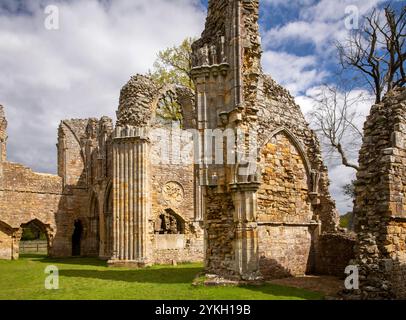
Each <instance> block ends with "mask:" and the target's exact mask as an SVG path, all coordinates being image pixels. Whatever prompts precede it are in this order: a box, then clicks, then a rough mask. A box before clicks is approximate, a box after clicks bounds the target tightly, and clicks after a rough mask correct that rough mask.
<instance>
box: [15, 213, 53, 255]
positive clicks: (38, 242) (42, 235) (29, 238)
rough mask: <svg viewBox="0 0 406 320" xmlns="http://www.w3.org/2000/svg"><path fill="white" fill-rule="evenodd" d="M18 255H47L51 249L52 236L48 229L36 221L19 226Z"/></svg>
mask: <svg viewBox="0 0 406 320" xmlns="http://www.w3.org/2000/svg"><path fill="white" fill-rule="evenodd" d="M20 229H21V230H20V233H21V238H20V239H19V254H22V253H27V254H47V255H48V253H49V249H50V247H51V240H52V235H51V233H50V230H49V227H47V225H45V224H44V223H42V222H41V221H40V220H38V219H34V220H31V221H29V222H27V223H23V224H21V227H20Z"/></svg>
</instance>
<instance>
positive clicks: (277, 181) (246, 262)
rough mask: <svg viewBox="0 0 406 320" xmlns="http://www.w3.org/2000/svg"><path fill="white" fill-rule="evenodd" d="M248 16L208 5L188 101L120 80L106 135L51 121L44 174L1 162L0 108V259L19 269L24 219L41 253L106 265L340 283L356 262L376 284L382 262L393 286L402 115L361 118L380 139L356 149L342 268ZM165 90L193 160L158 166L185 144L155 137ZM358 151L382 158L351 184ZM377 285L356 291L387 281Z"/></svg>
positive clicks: (303, 153) (96, 127)
mask: <svg viewBox="0 0 406 320" xmlns="http://www.w3.org/2000/svg"><path fill="white" fill-rule="evenodd" d="M258 12H259V1H258V0H223V1H215V0H211V1H209V5H208V17H207V20H206V27H205V30H204V31H203V33H202V36H201V38H200V39H199V40H197V41H196V42H195V43H194V44H193V68H192V77H193V80H194V83H195V88H196V90H195V92H191V91H190V89H188V88H183V87H177V86H171V85H167V86H163V87H159V86H158V85H157V84H155V83H154V82H153V81H152V80H151V79H149V78H148V77H146V76H142V75H136V76H134V77H132V78H131V79H130V80H129V82H128V83H127V84H126V85H125V86H124V87H123V89H122V90H121V94H120V100H119V107H118V111H117V123H116V124H115V125H114V124H113V121H112V120H111V119H109V118H107V117H102V118H101V119H94V118H91V119H83V120H81V119H73V120H64V121H62V122H61V124H60V126H59V130H58V145H57V150H58V174H57V175H45V174H39V173H35V172H33V171H31V170H30V169H29V168H26V167H24V166H22V165H19V164H15V163H11V162H9V161H7V158H6V140H7V135H6V127H7V121H6V120H5V116H4V113H3V109H2V108H1V113H0V152H1V154H0V155H1V157H0V159H1V161H0V258H5V259H11V258H12V259H16V258H18V254H19V252H18V243H19V240H20V238H21V226H22V225H24V224H27V223H28V222H30V221H35V223H36V224H37V225H40V226H41V227H42V229H43V231H44V232H45V233H46V235H47V239H48V246H49V254H50V255H51V256H55V257H66V256H71V255H81V256H97V257H100V258H101V259H105V260H108V264H109V265H111V266H121V265H125V266H134V267H142V266H146V265H150V264H155V263H173V262H186V261H203V260H204V261H205V270H206V272H207V273H209V274H214V275H217V276H218V277H222V278H227V279H234V280H237V281H240V280H257V279H261V278H265V279H269V278H280V277H287V276H299V275H304V274H309V273H318V274H332V275H338V276H344V274H343V273H344V269H345V267H346V266H347V265H348V262H349V261H350V260H351V259H354V258H360V259H361V260H360V261H361V262H362V263H364V261H365V264H363V265H361V266H362V268H361V273H362V274H365V272H368V273H370V272H371V270H370V269H368V268H370V267H371V261H375V260H376V264H374V265H375V266H376V269H377V271H378V274H379V276H374V277H375V278H374V279H375V280H376V279H378V280H379V281H381V280H382V279H384V278H385V273H384V272H383V271H382V270H383V269H382V268H381V265H382V263H383V264H384V265H385V266H387V265H390V263H389V264H388V259H391V261H392V262H393V263H392V264H391V268H392V270H397V271H396V272H394V273H392V274H393V276H394V277H395V276H396V277H401V276H403V273H402V271H401V270H402V268H403V267H402V262H401V261H403V260H402V259H404V257H403V256H401V254H400V253H402V252H404V249H405V248H404V245H405V241H404V235H405V233H404V221H403V220H402V217H403V215H404V208H405V207H404V206H405V204H404V202H402V201H404V192H405V190H404V185H405V181H404V179H405V178H404V177H405V174H404V160H405V159H404V154H403V153H404V150H403V151H401V149H399V148H397V147H396V146H398V145H399V144H400V143H401V142H400V141H401V137H402V132H403V134H404V126H405V123H404V122H402V121H404V117H403V120H401V118H402V114H401V113H399V112H400V111H401V107H399V108H397V109H396V108H393V112H394V113H395V112H398V113H397V114H398V116H397V117H395V116H394V118H393V119H395V118H396V120H393V121H394V122H393V124H392V123H391V124H389V123H386V122H385V121H389V120H387V119H388V118H387V115H386V114H385V112H388V111H385V107H384V106H381V107H379V106H376V107H375V109H374V110H378V109H379V110H381V111H379V112H381V113H382V115H378V116H376V124H374V123H375V120H373V119H375V118H374V117H372V118H370V121H372V122H371V123H372V124H371V129H370V131H371V132H374V130H375V129H374V128H373V126H375V125H376V126H384V127H385V128H387V126H391V128H392V129H391V130H387V129H385V130H383V133H382V140H379V143H376V141H375V140H374V139H375V138H376V137H375V136H374V137H373V138H371V140H368V139H367V140H366V143H370V144H371V146H369V145H364V148H363V153H362V155H364V158H362V157H361V166H362V168H363V171H361V173H360V175H359V179H361V180H360V181H359V182H358V185H357V186H358V187H357V192H358V195H359V197H358V199H357V204H358V205H357V208H358V209H357V212H358V213H357V214H358V215H359V220H358V226H359V232H360V235H361V237H360V243H359V244H358V247H357V248H358V249H359V250H358V251H357V256H356V257H355V256H354V251H353V246H354V244H355V239H354V237H353V236H351V235H350V234H348V233H345V232H344V231H342V230H341V229H340V228H339V227H338V220H339V216H338V213H337V210H336V208H335V204H334V201H333V200H332V198H331V196H330V194H329V191H328V185H329V179H328V174H327V168H326V166H325V165H324V164H323V161H322V156H321V151H320V144H319V141H318V139H317V137H316V135H315V133H314V132H313V131H312V130H311V129H310V128H309V126H308V124H307V122H306V121H305V119H304V117H303V114H302V113H301V111H300V107H299V106H298V105H297V104H296V103H295V102H294V99H293V97H292V96H291V95H290V94H289V93H288V91H287V90H285V89H284V88H282V87H281V86H280V85H278V84H277V83H276V82H275V81H274V80H272V79H271V78H270V77H269V76H266V75H265V74H264V73H263V71H262V68H261V64H260V60H261V53H262V50H261V43H260V36H259V26H258ZM168 92H170V93H171V96H172V97H174V99H175V100H176V103H178V104H179V106H180V107H181V111H182V118H183V123H182V125H183V129H191V130H194V132H195V134H194V136H193V137H194V139H193V140H194V141H193V142H194V143H196V141H197V144H198V145H199V148H194V149H193V150H192V152H191V153H192V157H193V158H194V159H197V160H198V161H197V162H192V163H187V164H185V163H183V162H182V161H181V159H174V158H173V155H172V156H169V160H171V161H169V162H162V161H160V160H162V158H163V157H164V156H166V155H165V154H164V153H163V151H162V148H161V147H162V145H164V146H168V148H170V146H171V144H172V143H173V141H174V139H175V140H178V141H180V147H181V149H182V148H183V147H186V145H188V143H189V142H190V141H189V142H188V141H185V140H184V139H183V138H182V130H180V131H176V130H174V131H173V130H172V131H165V130H166V129H167V128H168V124H167V123H162V122H161V121H160V120H159V119H158V118H159V117H157V109H158V108H159V104H160V101H162V99H163V97H164V96H165V95H166V94H167V93H168ZM396 99H397V98H394V97H389V98H388V100H386V102H385V103H386V104H388V103H389V102H390V104H391V105H392V102H393V101H395V100H396ZM393 105H396V104H393ZM398 105H399V106H403V108H404V104H401V103H400V104H398ZM395 110H397V111H395ZM399 110H400V111H399ZM403 112H404V109H403ZM403 114H404V113H403ZM160 130H161V131H160ZM210 130H211V131H214V132H217V134H219V135H220V137H221V138H223V139H224V140H222V141H223V142H224V143H223V145H222V147H221V144H220V146H219V145H216V147H215V150H214V151H215V152H209V149H211V148H212V147H213V146H212V142H213V141H212V137H209V136H208V135H207V134H206V133H207V132H208V131H210ZM216 130H217V131H216ZM379 130H380V129H379ZM183 131H184V130H183ZM157 132H161V133H162V134H158V135H156V133H157ZM168 132H169V133H168ZM179 132H180V133H179ZM392 132H394V133H393V134H392ZM229 133H232V134H234V136H239V137H240V139H237V140H233V139H229V138H228V136H227V134H229ZM241 133H242V134H241ZM252 133H255V134H254V137H255V143H252V140H251V139H252ZM383 135H385V136H383ZM367 136H368V133H367ZM379 139H381V138H379ZM403 143H404V142H403ZM369 147H371V148H382V149H379V150H378V149H377V150H375V149H372V150H375V151H373V152H371V156H374V157H376V156H378V154H380V152H381V151H382V160H385V161H386V162H385V165H383V164H382V165H379V166H374V167H373V168H374V169H373V168H372V169H373V170H378V171H379V170H380V171H379V174H381V175H382V179H381V180H377V177H378V176H379V175H378V174H377V172H378V171H377V172H374V174H370V173H369V171H368V173H367V174H365V175H364V176H363V175H362V172H366V171H365V170H372V169H370V168H369V167H367V165H368V164H367V163H366V162H367V159H366V158H365V157H367V156H369V155H368V152H369V151H368V150H369V149H368V148H369ZM230 150H231V160H233V161H230V162H228V161H223V162H217V161H216V156H219V155H220V156H222V158H223V159H229V158H228V157H229V156H230V153H229V151H230ZM211 151H213V150H211ZM402 152H403V153H402ZM402 157H403V158H402ZM175 158H176V157H175ZM399 161H400V162H399ZM402 161H403V167H402V165H401V163H402ZM362 162H364V163H365V164H362ZM371 163H372V162H371ZM383 168H387V171H383ZM402 170H403V171H402ZM371 172H372V171H371ZM375 173H376V174H375ZM392 173H394V174H392ZM362 179H370V180H371V182H370V181H369V180H368V181H367V180H362ZM396 179H397V180H396ZM402 179H403V180H402ZM362 181H364V182H362ZM380 182H384V183H382V184H379V183H380ZM363 183H364V184H363ZM370 183H372V184H371V187H368V185H369V184H370ZM399 186H402V188H403V190H401V189H399ZM380 188H383V189H382V193H380V194H379V195H374V196H372V195H371V194H372V191H373V190H378V189H380ZM361 194H362V196H361ZM370 196H371V198H368V197H370ZM361 197H362V198H361ZM374 197H375V198H374ZM361 199H363V200H361ZM399 199H401V200H399ZM378 200H379V201H380V203H379V205H378V204H377V205H376V206H375V203H377V201H378ZM381 200H385V201H381ZM362 201H364V202H362ZM399 201H401V202H399ZM362 203H365V205H366V206H365V207H363V206H360V204H362ZM374 208H379V214H378V213H376V214H375V213H374V212H375V211H374ZM402 210H403V211H402ZM376 212H378V211H376ZM381 213H382V214H381ZM366 216H368V217H369V216H371V217H373V219H375V220H369V219H368V221H377V222H376V223H375V222H374V224H372V222H368V221H367V220H365V218H363V217H366ZM368 228H372V229H371V230H369V229H368ZM402 230H403V231H402ZM377 232H378V234H377ZM383 235H385V236H383ZM371 237H372V238H371ZM402 237H403V238H402ZM402 239H403V240H402ZM402 241H403V242H402ZM365 243H368V246H365ZM364 249H365V250H364ZM385 250H386V251H385ZM402 250H403V251H402ZM395 256H396V257H395ZM395 258H396V259H395ZM374 259H375V260H374ZM394 261H397V262H394ZM374 268H375V267H374ZM364 270H367V271H364ZM373 270H375V269H373ZM386 275H387V274H386ZM366 278H368V279H369V278H370V277H369V276H366ZM397 279H400V278H397ZM379 281H378V282H376V281H375V286H374V285H370V284H368V285H367V287H365V288H364V287H362V288H364V289H365V290H366V288H368V287H370V286H372V287H374V288H377V287H376V284H377V283H378V284H381V283H383V282H382V281H387V280H386V278H385V280H382V281H381V282H379ZM383 284H385V285H387V284H386V282H385V283H383ZM398 286H399V285H398ZM388 288H391V289H390V290H392V289H393V288H394V287H393V285H392V286H389V285H388ZM364 289H362V290H364ZM365 290H364V291H365ZM374 290H375V289H374ZM388 290H389V289H388ZM399 290H400V289H399ZM364 291H363V292H364ZM366 291H368V290H366Z"/></svg>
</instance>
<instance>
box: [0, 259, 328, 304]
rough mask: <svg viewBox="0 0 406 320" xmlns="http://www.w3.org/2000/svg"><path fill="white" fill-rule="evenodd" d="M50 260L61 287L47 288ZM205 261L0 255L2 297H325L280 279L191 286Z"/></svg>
mask: <svg viewBox="0 0 406 320" xmlns="http://www.w3.org/2000/svg"><path fill="white" fill-rule="evenodd" d="M47 265H56V266H57V267H58V268H59V275H60V278H59V289H58V290H46V289H45V288H44V280H45V277H46V274H45V273H44V270H45V267H46V266H47ZM200 271H202V265H201V264H184V265H178V266H153V267H150V268H146V269H139V270H134V269H125V268H108V267H106V264H105V262H103V261H100V260H97V259H91V258H69V259H50V258H46V257H44V256H35V255H31V256H30V255H26V256H22V257H21V258H20V260H17V261H4V260H0V299H1V300H3V299H87V300H91V299H126V300H127V299H151V300H169V299H174V300H199V299H202V300H205V299H207V300H227V299H236V300H250V299H254V300H255V299H256V300H276V299H278V300H279V299H289V300H290V299H322V298H323V297H322V295H321V294H319V293H314V292H309V291H305V290H300V289H295V288H288V287H282V286H277V285H269V284H266V285H262V286H244V287H203V286H197V287H194V286H192V281H193V279H194V278H195V276H196V275H197V274H198V273H199V272H200Z"/></svg>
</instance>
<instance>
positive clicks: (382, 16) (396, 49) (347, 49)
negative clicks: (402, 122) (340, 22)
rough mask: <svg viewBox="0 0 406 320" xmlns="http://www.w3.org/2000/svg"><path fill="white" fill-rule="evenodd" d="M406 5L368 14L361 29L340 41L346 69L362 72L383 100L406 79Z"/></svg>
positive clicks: (342, 62)
mask: <svg viewBox="0 0 406 320" xmlns="http://www.w3.org/2000/svg"><path fill="white" fill-rule="evenodd" d="M405 37H406V6H404V7H403V8H402V9H401V11H400V12H398V13H396V12H395V10H393V9H392V8H391V7H390V6H387V7H386V8H385V9H384V12H381V11H379V10H374V11H373V12H372V13H371V14H370V15H369V16H367V17H365V22H364V25H363V27H362V28H361V29H359V30H355V31H353V32H352V33H351V34H350V36H349V38H348V39H347V40H346V41H344V42H343V43H338V44H337V48H338V52H339V57H340V62H341V65H342V67H343V69H352V70H355V71H357V72H358V73H360V74H361V75H362V76H363V77H364V79H365V80H366V82H367V83H368V85H369V86H370V87H371V88H372V90H373V92H374V94H375V102H376V103H379V102H381V99H382V97H383V95H384V94H385V92H387V91H390V90H392V89H393V88H395V87H401V86H404V85H405V83H406V75H405V66H404V63H405V61H406V45H405Z"/></svg>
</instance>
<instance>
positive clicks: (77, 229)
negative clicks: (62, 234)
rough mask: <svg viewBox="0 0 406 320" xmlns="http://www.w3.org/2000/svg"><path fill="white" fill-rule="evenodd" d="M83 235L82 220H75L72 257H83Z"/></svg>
mask: <svg viewBox="0 0 406 320" xmlns="http://www.w3.org/2000/svg"><path fill="white" fill-rule="evenodd" d="M82 234H83V226H82V222H81V221H80V220H75V223H74V229H73V234H72V256H74V257H75V256H76V257H77V256H80V255H81V240H82Z"/></svg>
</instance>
